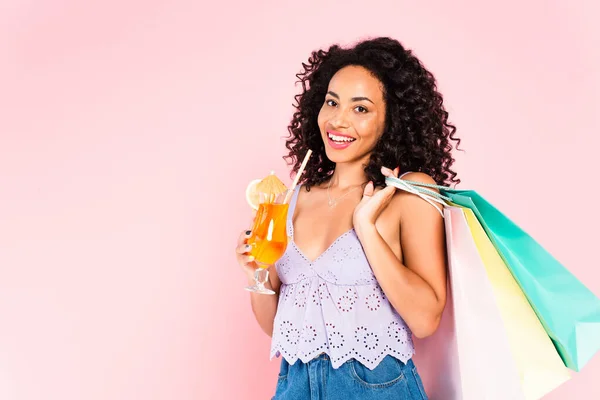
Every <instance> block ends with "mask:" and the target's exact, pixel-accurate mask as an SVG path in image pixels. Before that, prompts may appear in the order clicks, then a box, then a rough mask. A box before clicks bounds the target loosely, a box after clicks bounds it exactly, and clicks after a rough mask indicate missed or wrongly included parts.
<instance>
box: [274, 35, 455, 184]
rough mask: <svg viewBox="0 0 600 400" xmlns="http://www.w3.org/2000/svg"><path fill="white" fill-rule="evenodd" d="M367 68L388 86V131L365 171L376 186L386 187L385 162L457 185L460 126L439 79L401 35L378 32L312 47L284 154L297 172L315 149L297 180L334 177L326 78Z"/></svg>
mask: <svg viewBox="0 0 600 400" xmlns="http://www.w3.org/2000/svg"><path fill="white" fill-rule="evenodd" d="M349 65H355V66H362V67H364V68H366V69H367V70H369V71H370V73H371V74H373V76H374V77H376V78H377V79H378V80H379V81H380V82H381V83H382V86H383V98H384V100H385V103H386V119H385V128H384V132H383V135H382V136H381V138H380V139H379V141H378V142H377V144H376V145H375V148H374V149H373V152H372V153H371V156H370V157H369V161H368V163H367V164H366V165H365V167H364V171H365V173H366V175H367V177H368V179H369V180H371V181H373V183H374V184H375V185H376V186H379V187H383V186H385V178H384V176H383V175H382V174H381V172H380V168H381V166H387V167H389V168H394V167H396V166H399V167H400V171H401V172H405V171H413V172H417V171H418V172H424V173H426V174H428V175H429V176H431V177H432V178H433V179H434V180H435V181H436V183H437V184H439V185H450V184H452V183H454V184H455V185H456V184H458V183H460V179H456V176H457V174H456V172H454V171H452V169H450V167H451V166H452V164H453V163H454V159H453V158H452V149H453V146H452V143H451V141H456V142H457V143H456V145H457V148H458V145H459V144H460V139H458V138H456V137H455V136H454V133H455V132H456V127H455V126H453V125H451V124H450V123H448V112H447V111H446V110H445V109H444V106H443V99H442V95H441V94H440V93H439V92H438V91H437V87H436V80H435V78H434V76H433V74H432V73H431V72H429V71H428V70H427V69H425V67H424V66H423V64H422V63H421V62H420V61H419V60H418V59H417V58H416V57H415V56H414V55H413V54H412V52H411V51H410V50H407V49H405V48H404V47H403V46H402V45H401V44H400V43H399V42H398V41H397V40H394V39H391V38H386V37H380V38H375V39H369V40H365V41H362V42H359V43H358V44H356V45H355V46H354V47H352V48H348V49H344V48H341V47H340V46H339V45H333V46H331V47H329V49H327V50H318V51H314V52H312V54H311V56H310V57H309V59H308V62H306V63H302V66H303V70H302V71H301V72H300V73H298V74H297V75H296V76H297V78H298V83H300V84H301V86H302V92H301V93H300V94H298V95H296V96H295V100H296V104H295V105H294V107H295V112H294V114H293V116H292V121H291V122H290V125H289V126H288V133H289V136H288V137H287V140H286V148H287V149H288V150H289V153H288V154H287V155H286V156H284V159H285V160H286V161H287V163H288V165H292V174H294V173H296V172H297V171H298V170H299V168H300V165H301V163H302V160H303V158H304V156H305V154H306V152H307V151H308V149H311V150H312V151H313V154H312V156H311V158H310V160H309V162H308V164H307V165H306V169H305V172H304V174H303V176H302V177H301V178H300V183H302V184H304V185H305V186H307V189H308V190H310V187H311V186H313V185H319V184H321V183H323V182H325V181H327V180H328V179H329V176H330V175H331V174H332V173H333V170H334V168H335V164H334V163H333V162H332V161H330V160H329V159H328V158H327V155H326V153H325V145H324V143H323V140H322V138H321V133H320V130H319V126H318V124H317V118H318V114H319V110H320V109H321V107H322V105H323V102H324V101H325V95H326V93H327V88H328V85H329V81H330V80H331V78H332V77H333V75H334V74H335V73H336V72H337V71H339V70H340V69H342V68H344V67H346V66H349Z"/></svg>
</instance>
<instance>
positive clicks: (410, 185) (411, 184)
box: [385, 176, 452, 218]
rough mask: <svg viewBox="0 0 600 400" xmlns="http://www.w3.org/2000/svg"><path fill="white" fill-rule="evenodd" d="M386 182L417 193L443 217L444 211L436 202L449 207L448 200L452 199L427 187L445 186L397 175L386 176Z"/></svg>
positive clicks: (442, 187)
mask: <svg viewBox="0 0 600 400" xmlns="http://www.w3.org/2000/svg"><path fill="white" fill-rule="evenodd" d="M385 183H386V184H387V185H388V186H394V187H395V188H397V189H400V190H404V191H406V192H409V193H412V194H415V195H417V196H419V197H420V198H422V199H423V200H425V201H426V202H428V203H429V204H431V205H432V206H433V207H435V209H436V210H437V211H438V212H439V213H440V215H441V216H442V218H444V212H443V211H442V210H441V209H440V208H439V207H438V206H437V205H436V204H434V202H435V203H439V204H441V205H442V206H443V207H447V206H448V204H447V203H446V202H447V201H452V199H450V198H449V197H448V196H444V195H442V194H440V193H437V192H434V191H433V190H429V189H426V188H425V187H421V186H426V187H435V188H440V189H447V188H446V187H445V186H438V185H433V184H430V183H421V182H415V181H409V180H405V179H399V178H396V177H392V176H388V177H386V178H385Z"/></svg>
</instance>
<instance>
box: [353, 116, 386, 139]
mask: <svg viewBox="0 0 600 400" xmlns="http://www.w3.org/2000/svg"><path fill="white" fill-rule="evenodd" d="M357 128H358V129H357V130H358V131H359V133H360V136H361V137H362V138H363V139H364V140H368V141H376V140H377V139H379V137H380V136H381V135H382V133H383V127H381V124H379V123H378V122H377V121H373V120H363V121H360V122H359V124H358V126H357Z"/></svg>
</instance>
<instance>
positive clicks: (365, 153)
mask: <svg viewBox="0 0 600 400" xmlns="http://www.w3.org/2000/svg"><path fill="white" fill-rule="evenodd" d="M303 66H304V71H303V72H301V73H300V74H298V78H299V79H300V82H301V83H302V87H303V92H302V93H301V94H300V95H298V96H297V97H296V99H297V101H298V104H297V105H296V109H297V110H296V112H295V113H294V115H293V119H292V122H291V124H290V126H289V127H288V130H289V132H290V137H289V139H288V140H287V143H286V147H287V148H288V150H289V155H288V156H287V159H288V160H289V161H290V164H292V165H293V170H294V171H298V169H299V167H300V163H301V161H302V158H303V156H304V155H305V154H306V151H307V150H308V149H312V150H313V155H312V156H311V158H310V160H309V163H308V164H307V166H306V169H305V172H304V174H303V176H302V178H301V182H302V185H299V186H298V187H297V188H296V191H295V192H294V195H293V197H292V199H291V201H290V207H289V215H288V235H289V236H290V243H289V245H288V248H287V250H286V253H285V254H284V255H283V257H282V258H281V259H280V260H279V261H278V262H277V264H276V271H271V274H270V278H269V282H268V283H267V285H268V286H269V287H270V288H271V289H273V290H274V291H275V292H276V293H277V296H265V295H260V294H254V293H253V294H251V302H252V309H253V311H254V314H255V316H256V319H257V321H258V323H259V324H260V326H261V328H262V329H263V330H264V331H265V332H266V333H267V334H268V335H270V336H272V349H271V357H273V356H276V355H277V356H279V355H282V356H283V358H282V360H281V370H280V374H279V380H278V383H277V389H276V394H275V397H274V399H276V400H287V399H294V400H296V399H330V400H335V399H344V400H350V399H364V400H368V399H395V400H399V399H426V398H427V397H426V394H425V392H424V389H423V385H422V382H421V379H420V377H419V375H418V373H417V371H416V368H415V366H414V364H413V362H412V359H411V357H412V355H413V353H414V348H413V344H412V337H411V335H414V336H416V337H418V338H423V337H426V336H428V335H431V334H432V333H433V332H434V331H435V330H436V328H437V326H438V324H439V321H440V317H441V314H442V311H443V309H444V305H445V302H446V268H445V265H446V259H445V254H446V253H445V238H444V224H443V219H442V217H441V216H440V213H439V212H438V210H436V209H435V208H434V207H432V205H430V204H429V203H427V202H425V201H423V200H422V199H421V198H419V197H418V196H415V195H413V194H410V193H408V192H403V191H396V190H395V189H394V188H393V187H386V185H385V177H386V176H390V175H394V176H398V175H399V173H400V172H402V178H403V179H408V180H412V181H419V182H425V183H438V184H449V183H451V182H459V180H457V179H455V178H456V173H455V172H453V171H452V170H451V169H450V166H451V165H452V163H453V161H454V159H453V158H452V156H451V150H452V145H451V144H450V140H455V141H457V142H459V140H458V139H455V138H454V136H453V135H454V132H455V130H456V129H455V127H454V126H453V125H451V124H449V123H448V113H447V112H446V111H445V109H444V107H443V104H442V103H443V101H442V96H441V95H440V94H439V93H438V92H437V90H436V85H435V79H434V77H433V75H432V74H431V73H430V72H428V71H427V70H426V69H425V68H424V67H423V65H422V64H421V63H420V61H419V60H418V59H417V58H416V57H415V56H414V55H412V53H411V52H410V51H409V50H406V49H405V48H404V47H403V46H402V45H401V44H400V43H399V42H398V41H396V40H393V39H390V38H377V39H373V40H366V41H363V42H361V43H358V44H357V45H356V46H354V47H353V48H350V49H343V48H341V47H339V46H337V45H336V46H332V47H330V48H329V49H328V50H327V51H323V50H320V51H317V52H313V54H312V56H311V57H310V58H309V60H308V63H306V64H303ZM387 166H392V167H395V168H394V169H393V170H391V169H388V168H386V167H387ZM250 233H251V232H249V231H246V232H243V233H242V235H241V236H240V239H239V243H238V248H237V257H238V261H239V263H240V265H241V266H242V267H243V269H244V271H245V272H246V274H247V276H248V281H249V283H252V282H253V272H254V269H255V268H256V265H255V264H254V262H253V260H252V258H251V257H250V256H249V255H248V254H247V251H248V248H247V247H246V245H245V240H246V239H247V238H248V237H249V235H250Z"/></svg>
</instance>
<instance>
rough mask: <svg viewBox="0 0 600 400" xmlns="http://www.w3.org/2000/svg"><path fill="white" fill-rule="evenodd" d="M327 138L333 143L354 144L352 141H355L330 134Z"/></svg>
mask: <svg viewBox="0 0 600 400" xmlns="http://www.w3.org/2000/svg"><path fill="white" fill-rule="evenodd" d="M328 136H329V138H330V139H331V140H333V141H334V142H354V140H355V139H354V138H349V137H345V136H336V135H332V134H331V133H328Z"/></svg>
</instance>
